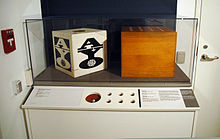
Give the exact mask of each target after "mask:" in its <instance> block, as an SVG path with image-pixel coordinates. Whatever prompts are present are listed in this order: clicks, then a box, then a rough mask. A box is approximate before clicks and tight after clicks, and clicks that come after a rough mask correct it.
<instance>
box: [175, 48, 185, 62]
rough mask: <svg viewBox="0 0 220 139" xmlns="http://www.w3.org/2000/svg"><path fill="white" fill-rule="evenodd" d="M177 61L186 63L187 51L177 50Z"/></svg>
mask: <svg viewBox="0 0 220 139" xmlns="http://www.w3.org/2000/svg"><path fill="white" fill-rule="evenodd" d="M176 63H177V64H184V63H185V52H184V51H177V54H176Z"/></svg>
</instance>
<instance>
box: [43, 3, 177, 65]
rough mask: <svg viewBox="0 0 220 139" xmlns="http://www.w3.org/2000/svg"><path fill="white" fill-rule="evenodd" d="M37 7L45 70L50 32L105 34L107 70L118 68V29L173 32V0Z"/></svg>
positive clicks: (50, 49) (50, 56)
mask: <svg viewBox="0 0 220 139" xmlns="http://www.w3.org/2000/svg"><path fill="white" fill-rule="evenodd" d="M41 7H42V16H43V24H44V34H45V36H44V37H45V50H46V60H47V66H50V65H53V64H54V58H53V47H52V46H53V43H52V30H61V29H73V28H81V27H87V28H97V29H105V30H107V32H108V33H107V45H108V46H107V47H108V67H109V69H111V67H112V66H113V65H115V64H117V65H118V66H120V61H121V35H120V32H121V26H141V25H145V26H146V25H150V26H160V25H166V26H167V27H169V28H171V29H173V30H175V23H176V22H175V18H176V10H177V0H62V1H61V0H41ZM147 18H148V19H147ZM157 19H160V20H157ZM166 19H173V20H166Z"/></svg>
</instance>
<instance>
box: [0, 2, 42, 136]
mask: <svg viewBox="0 0 220 139" xmlns="http://www.w3.org/2000/svg"><path fill="white" fill-rule="evenodd" d="M31 17H36V18H40V17H41V10H40V0H1V1H0V19H1V20H0V29H1V30H3V29H9V28H12V29H14V33H15V42H16V47H17V48H16V50H15V51H14V52H12V53H10V54H5V53H4V51H3V45H2V40H0V65H1V70H0V83H1V84H0V130H1V135H0V136H2V139H25V138H26V130H25V126H24V120H23V113H22V110H21V109H20V105H21V103H22V101H23V99H24V97H25V96H26V94H27V90H28V88H27V87H26V85H25V79H24V78H25V77H24V70H25V69H26V68H27V60H26V46H25V41H24V40H25V39H24V32H23V23H22V22H23V21H24V19H25V18H31ZM0 39H1V37H0ZM14 80H21V81H22V84H23V91H22V93H20V94H18V95H14V92H13V89H12V81H14ZM0 138H1V137H0Z"/></svg>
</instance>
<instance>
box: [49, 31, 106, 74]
mask: <svg viewBox="0 0 220 139" xmlns="http://www.w3.org/2000/svg"><path fill="white" fill-rule="evenodd" d="M52 36H53V48H54V62H55V68H56V69H58V70H60V71H62V72H64V73H66V74H68V75H70V76H72V77H79V76H82V75H86V74H90V73H93V72H97V71H100V70H103V69H105V68H106V65H107V62H106V61H107V42H106V40H107V33H106V30H99V29H90V28H80V29H68V30H57V31H53V32H52Z"/></svg>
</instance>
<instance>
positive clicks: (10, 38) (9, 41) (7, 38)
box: [1, 29, 16, 54]
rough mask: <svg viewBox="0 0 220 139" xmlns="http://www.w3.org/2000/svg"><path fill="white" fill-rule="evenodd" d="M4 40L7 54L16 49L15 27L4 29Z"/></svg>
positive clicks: (2, 32)
mask: <svg viewBox="0 0 220 139" xmlns="http://www.w3.org/2000/svg"><path fill="white" fill-rule="evenodd" d="M1 34H2V42H3V47H4V52H5V53H6V54H8V53H11V52H13V51H14V50H16V47H15V38H14V32H13V29H7V30H2V31H1Z"/></svg>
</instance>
